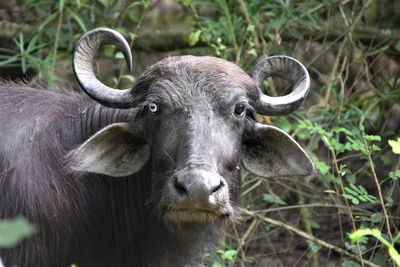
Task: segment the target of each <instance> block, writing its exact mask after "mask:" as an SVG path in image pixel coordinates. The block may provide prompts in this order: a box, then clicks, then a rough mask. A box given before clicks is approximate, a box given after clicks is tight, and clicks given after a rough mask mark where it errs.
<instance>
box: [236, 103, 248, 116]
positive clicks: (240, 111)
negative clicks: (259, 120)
mask: <svg viewBox="0 0 400 267" xmlns="http://www.w3.org/2000/svg"><path fill="white" fill-rule="evenodd" d="M234 112H235V115H236V116H238V117H243V116H244V114H245V113H246V106H245V105H244V104H242V103H238V104H236V106H235V111H234Z"/></svg>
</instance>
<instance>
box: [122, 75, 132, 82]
mask: <svg viewBox="0 0 400 267" xmlns="http://www.w3.org/2000/svg"><path fill="white" fill-rule="evenodd" d="M121 79H127V80H128V81H130V82H132V83H133V82H134V81H135V77H134V76H133V75H132V74H125V75H122V76H121Z"/></svg>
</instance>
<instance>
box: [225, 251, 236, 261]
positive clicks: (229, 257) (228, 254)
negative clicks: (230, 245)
mask: <svg viewBox="0 0 400 267" xmlns="http://www.w3.org/2000/svg"><path fill="white" fill-rule="evenodd" d="M235 256H236V250H234V249H230V250H227V251H225V252H224V254H223V255H222V258H223V259H225V260H228V261H232V260H233V259H234V258H235Z"/></svg>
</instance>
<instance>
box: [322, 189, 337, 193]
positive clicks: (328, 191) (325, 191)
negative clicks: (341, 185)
mask: <svg viewBox="0 0 400 267" xmlns="http://www.w3.org/2000/svg"><path fill="white" fill-rule="evenodd" d="M324 193H336V191H335V190H331V189H327V190H324Z"/></svg>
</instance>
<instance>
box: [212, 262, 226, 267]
mask: <svg viewBox="0 0 400 267" xmlns="http://www.w3.org/2000/svg"><path fill="white" fill-rule="evenodd" d="M212 267H224V266H223V265H222V263H220V262H218V261H215V262H214V263H213V265H212Z"/></svg>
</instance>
